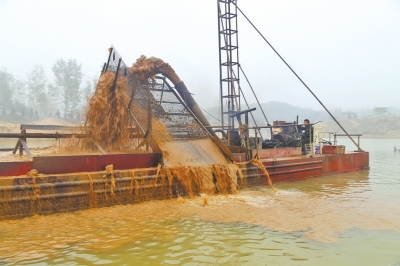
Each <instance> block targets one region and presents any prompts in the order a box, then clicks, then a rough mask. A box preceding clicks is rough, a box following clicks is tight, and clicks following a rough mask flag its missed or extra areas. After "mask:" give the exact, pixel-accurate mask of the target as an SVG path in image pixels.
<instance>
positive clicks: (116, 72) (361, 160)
mask: <svg viewBox="0 0 400 266" xmlns="http://www.w3.org/2000/svg"><path fill="white" fill-rule="evenodd" d="M110 50H111V51H110V55H111V54H113V57H114V60H112V59H111V58H112V57H110V58H109V61H108V63H107V64H106V65H105V66H104V69H103V72H102V75H101V77H100V79H99V82H98V84H97V87H96V92H95V93H94V95H93V96H92V98H91V99H90V101H89V109H88V112H87V117H86V118H87V125H86V126H85V127H81V128H80V132H79V133H76V132H75V133H73V132H72V133H69V134H64V135H63V134H59V133H57V134H59V135H58V137H67V138H68V144H66V147H64V148H65V149H67V150H68V153H69V154H68V155H56V156H54V155H50V156H32V155H31V153H30V151H29V148H28V145H27V139H29V138H31V137H53V138H54V137H55V136H54V134H49V133H29V129H32V130H33V129H36V130H37V129H47V130H49V129H58V130H60V129H61V130H62V127H59V126H44V125H43V126H40V125H21V130H22V132H21V133H15V134H14V133H2V137H7V136H8V137H14V138H17V139H18V143H17V145H16V147H15V149H14V153H15V152H16V151H17V150H18V149H19V150H20V152H21V153H22V152H24V151H25V152H26V153H27V154H28V155H30V157H31V160H27V161H19V162H17V161H14V162H0V176H1V177H0V201H1V209H0V219H13V218H22V217H26V216H31V215H35V214H52V213H59V212H70V211H74V210H81V209H88V208H93V207H103V206H111V205H115V204H127V203H137V202H142V201H146V200H152V199H167V198H171V197H178V196H190V197H193V196H196V195H199V194H200V193H207V194H214V193H223V194H228V193H235V191H236V190H237V189H239V188H244V187H247V186H254V185H271V181H272V182H281V181H290V180H298V179H303V178H309V177H316V176H320V175H325V174H331V173H338V172H344V171H356V170H361V169H368V168H369V161H368V158H369V157H368V152H364V151H357V152H350V153H345V152H344V151H343V150H342V149H339V148H338V147H337V146H334V145H325V146H324V148H322V149H321V152H322V154H319V155H318V156H315V155H314V154H313V153H312V151H313V150H314V149H312V151H311V154H310V155H307V156H302V155H301V147H299V146H298V145H295V146H293V147H290V145H289V146H284V145H282V147H277V146H275V147H273V148H265V149H263V148H262V145H261V143H262V142H261V140H260V138H259V137H258V136H257V131H256V130H254V137H251V136H250V135H251V134H250V131H251V128H249V127H248V126H247V123H240V124H239V129H238V130H236V132H235V130H231V131H228V132H227V133H225V132H222V133H224V134H223V135H222V137H221V138H220V137H218V136H217V135H216V133H215V132H221V130H215V131H214V130H213V127H212V126H211V125H210V123H208V121H207V119H206V118H205V116H204V115H203V114H202V112H201V110H200V109H199V107H198V106H197V104H196V102H195V101H194V99H193V97H192V95H191V94H190V93H189V91H188V90H187V88H186V86H185V84H184V83H183V82H182V81H181V80H180V78H179V77H178V75H176V73H175V72H174V70H173V69H172V67H171V66H169V65H168V64H166V63H164V62H163V61H162V60H160V59H157V58H146V57H144V56H142V57H141V58H139V59H138V60H137V62H136V63H135V64H134V65H133V66H132V67H131V68H127V67H125V66H124V63H123V61H122V59H121V58H120V56H119V55H118V53H117V52H116V50H115V48H111V49H110ZM115 56H116V58H115ZM122 65H123V66H122ZM170 82H172V84H173V85H171V84H170ZM241 115H243V116H245V122H247V120H248V118H247V113H246V112H237V113H235V116H234V117H236V119H237V117H240V116H241ZM239 121H241V120H240V118H239ZM267 128H270V129H271V130H272V129H282V130H283V131H285V130H287V128H290V127H281V126H279V125H277V124H275V125H273V126H267ZM32 130H31V131H32ZM65 130H70V129H65ZM274 132H275V131H274ZM235 133H237V134H236V135H235ZM239 133H240V134H239ZM275 133H276V135H277V136H278V135H280V136H282V135H283V132H275ZM7 134H8V135H7ZM13 134H14V135H13ZM237 137H238V138H237ZM278 139H279V138H278ZM238 140H239V142H238ZM251 142H252V144H251ZM275 142H276V143H279V141H275ZM235 143H236V144H237V143H239V145H235ZM255 143H259V144H260V145H255ZM85 151H86V153H85ZM96 151H97V153H98V154H93V153H96ZM88 153H92V154H88ZM325 153H326V154H325ZM313 155H314V156H313Z"/></svg>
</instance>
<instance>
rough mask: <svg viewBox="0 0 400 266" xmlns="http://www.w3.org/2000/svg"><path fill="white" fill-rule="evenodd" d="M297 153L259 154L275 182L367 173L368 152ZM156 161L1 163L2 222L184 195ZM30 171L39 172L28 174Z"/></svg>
mask: <svg viewBox="0 0 400 266" xmlns="http://www.w3.org/2000/svg"><path fill="white" fill-rule="evenodd" d="M299 149H300V148H276V149H270V150H261V152H260V151H259V152H260V155H261V159H260V161H261V162H262V164H263V165H264V167H265V169H266V170H267V171H268V173H269V175H270V178H271V180H272V182H273V183H277V182H286V181H295V180H300V179H305V178H311V177H318V176H322V175H328V174H334V173H341V172H349V171H359V170H365V169H369V153H368V152H349V153H344V154H327V155H321V156H314V157H310V156H301V155H299V153H300V150H299ZM253 152H255V151H253ZM234 155H235V157H236V158H242V157H243V156H242V155H241V154H234ZM276 155H279V157H277V156H276ZM160 162H161V154H159V153H143V154H112V155H79V156H49V157H33V160H32V161H29V162H0V203H1V206H2V208H0V220H5V219H18V218H23V217H28V216H32V215H36V214H38V215H46V214H54V213H61V212H72V211H77V210H84V209H89V208H96V207H105V206H112V205H116V204H132V203H138V202H143V201H148V200H154V199H169V198H174V197H178V196H185V195H186V194H187V193H186V191H185V189H184V186H183V184H182V183H180V182H179V181H178V180H175V181H174V182H173V183H168V182H166V181H165V180H163V179H162V178H160V177H159V176H158V175H157V171H158V169H159V168H158V167H157V166H158V165H159V163H160ZM110 164H112V165H113V169H114V170H113V176H112V177H111V175H110V174H109V173H107V172H106V171H105V167H106V166H107V165H110ZM237 165H238V166H239V168H240V169H241V171H242V173H243V178H242V179H241V178H238V181H237V186H238V187H239V188H245V187H249V186H259V185H261V186H264V185H268V180H267V178H266V176H265V175H264V173H263V172H262V171H261V169H259V168H258V167H257V166H255V165H253V164H251V163H249V162H247V161H241V162H240V161H238V162H237ZM32 169H36V170H37V171H38V173H39V174H38V175H36V176H28V175H27V173H28V172H29V171H30V170H32ZM216 192H217V193H218V191H216ZM194 193H196V191H194Z"/></svg>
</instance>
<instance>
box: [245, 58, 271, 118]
mask: <svg viewBox="0 0 400 266" xmlns="http://www.w3.org/2000/svg"><path fill="white" fill-rule="evenodd" d="M239 68H240V70H241V71H242V74H243V75H244V77H245V78H246V80H247V83H248V84H249V86H250V89H251V91H252V92H253V95H254V98H256V100H257V103H258V106H259V107H260V109H261V112H262V113H263V115H264V118H265V121H267V124H268V125H269V122H268V118H267V116H266V115H265V113H264V110H263V108H262V107H261V104H260V102H259V101H258V98H257V95H256V93H255V92H254V90H253V86H251V84H250V81H249V79H248V78H247V76H246V74H245V73H244V71H243V69H242V66H241V65H239Z"/></svg>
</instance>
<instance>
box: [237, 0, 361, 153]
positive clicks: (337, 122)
mask: <svg viewBox="0 0 400 266" xmlns="http://www.w3.org/2000/svg"><path fill="white" fill-rule="evenodd" d="M232 4H234V5H235V6H236V8H237V9H238V10H239V11H240V13H241V14H242V15H243V16H244V17H245V18H246V20H247V21H248V22H249V23H250V24H251V26H253V28H254V29H255V30H256V31H257V32H258V34H260V36H261V37H262V38H263V39H264V41H265V42H266V43H267V44H268V45H269V46H270V47H271V49H272V50H274V52H275V53H276V54H277V55H278V56H279V58H280V59H281V60H282V61H283V63H285V65H286V66H287V67H288V68H289V69H290V70H291V71H292V72H293V74H294V75H295V76H296V77H297V78H298V79H299V80H300V82H301V83H303V85H304V86H305V87H306V88H307V90H308V91H309V92H310V93H311V94H312V95H313V96H314V98H315V99H317V101H318V102H319V103H320V104H321V106H322V107H324V109H325V110H326V111H327V112H328V114H329V115H330V116H331V117H332V118H333V120H335V122H336V124H338V126H339V127H340V128H341V129H342V130H343V132H344V133H346V135H347V136H348V137H349V138H350V139H351V141H353V143H354V144H355V145H356V146H357V148H358V150H359V151H362V149H361V148H360V146H359V145H358V144H357V143H356V142H355V141H354V139H353V138H352V137H351V136H350V135H349V133H347V131H346V130H345V129H344V128H343V127H342V125H341V124H340V123H339V121H337V120H336V118H335V117H334V116H333V115H332V114H331V112H329V110H328V108H326V107H325V105H324V104H323V103H322V102H321V101H320V100H319V99H318V97H317V96H316V95H315V94H314V92H312V90H311V89H310V88H309V87H308V86H307V84H306V83H305V82H304V81H303V80H302V79H301V78H300V77H299V75H297V73H296V72H295V71H294V70H293V69H292V68H291V67H290V66H289V64H288V63H286V61H285V59H283V57H282V56H281V55H280V54H279V53H278V51H276V50H275V48H274V47H273V46H272V45H271V44H270V43H269V42H268V40H267V39H266V38H265V37H264V35H262V34H261V32H260V31H259V30H258V29H257V28H256V26H254V24H253V23H252V22H251V21H250V20H249V19H248V18H247V16H246V15H245V14H244V13H243V11H242V10H241V9H240V8H239V7H238V6H237V5H236V3H235V2H234V1H232Z"/></svg>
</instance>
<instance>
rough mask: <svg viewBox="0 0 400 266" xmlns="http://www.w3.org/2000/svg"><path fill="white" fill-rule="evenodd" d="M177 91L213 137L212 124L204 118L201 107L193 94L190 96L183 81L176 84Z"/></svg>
mask: <svg viewBox="0 0 400 266" xmlns="http://www.w3.org/2000/svg"><path fill="white" fill-rule="evenodd" d="M175 90H176V91H177V92H178V93H179V95H180V96H181V98H182V99H183V100H184V101H185V103H186V105H187V107H188V108H189V109H190V110H191V111H192V113H193V114H194V115H195V116H196V117H197V119H198V120H199V121H200V123H202V124H203V126H204V127H205V128H206V129H207V131H208V132H210V134H211V135H212V136H213V135H214V130H213V129H212V128H211V124H210V122H208V120H207V118H206V117H205V116H204V114H203V112H202V111H201V109H200V107H199V106H198V105H197V103H196V101H195V100H194V98H193V96H192V94H190V92H189V90H188V89H187V88H186V85H185V83H183V81H181V82H179V83H178V84H175Z"/></svg>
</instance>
